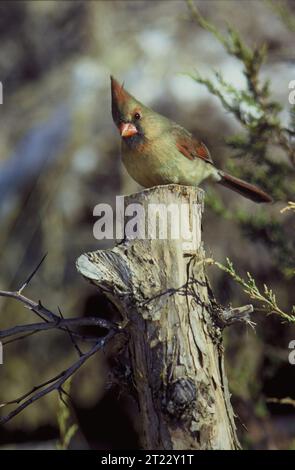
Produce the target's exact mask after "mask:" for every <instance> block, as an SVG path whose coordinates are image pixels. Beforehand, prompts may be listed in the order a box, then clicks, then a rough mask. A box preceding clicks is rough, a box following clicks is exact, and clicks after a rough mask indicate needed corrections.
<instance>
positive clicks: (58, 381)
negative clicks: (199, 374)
mask: <svg viewBox="0 0 295 470" xmlns="http://www.w3.org/2000/svg"><path fill="white" fill-rule="evenodd" d="M44 259H45V257H43V259H42V261H41V262H40V263H39V264H38V266H37V268H36V269H35V270H34V271H33V273H32V274H31V275H30V276H29V278H28V280H27V281H26V282H25V283H24V284H23V285H22V287H21V288H20V289H19V290H18V291H4V290H0V297H8V298H11V299H14V300H16V301H18V302H21V303H22V304H24V305H25V306H26V307H27V308H28V309H29V310H31V311H33V312H34V313H36V314H37V315H38V317H40V318H41V319H42V320H43V321H42V322H39V323H30V324H25V325H16V326H14V327H12V328H7V329H5V330H0V340H2V339H5V338H11V337H12V338H13V339H10V340H8V341H6V342H4V344H8V343H10V342H12V341H16V340H18V339H23V338H26V337H27V336H30V335H32V334H35V333H38V332H40V331H48V330H52V329H54V330H61V331H63V332H65V333H67V334H69V336H70V339H71V342H72V344H73V346H74V347H75V349H76V350H77V352H78V355H79V358H78V360H77V361H76V362H74V363H73V364H72V365H71V366H70V367H69V368H68V369H65V370H63V371H62V372H60V373H59V374H57V375H56V376H55V377H53V378H51V379H49V380H47V381H46V382H43V383H41V384H39V385H37V386H35V387H33V388H32V389H31V390H30V391H29V392H27V393H25V394H24V395H22V396H20V397H18V398H16V399H15V400H11V401H8V402H5V403H2V404H0V407H5V406H8V405H13V404H16V405H18V406H17V407H16V408H15V409H14V410H12V411H11V412H10V413H8V414H7V415H5V416H3V417H2V418H0V424H4V423H7V422H8V421H9V420H11V419H12V418H13V417H15V416H16V415H17V414H19V413H20V412H21V411H22V410H24V409H25V408H27V407H28V406H29V405H31V404H32V403H34V402H35V401H37V400H39V399H40V398H42V397H44V396H45V395H48V394H49V393H51V392H53V391H57V392H58V393H59V394H61V393H62V391H63V385H64V384H65V382H66V381H67V380H68V379H69V378H70V377H72V376H73V375H74V374H75V372H77V370H78V369H80V367H81V366H82V365H83V364H84V363H85V362H86V361H87V360H88V359H89V358H90V357H91V356H93V355H94V354H95V353H97V352H98V351H99V350H102V349H103V348H104V346H105V345H106V343H107V342H108V341H109V340H110V339H111V338H113V336H114V335H115V334H117V333H118V331H119V330H120V326H116V325H115V324H114V323H112V322H110V321H108V320H105V319H102V318H96V317H83V318H82V317H78V318H64V317H63V315H62V313H61V311H60V309H59V315H56V314H55V313H53V312H52V311H50V310H48V309H47V308H46V307H44V305H42V303H41V302H40V301H39V302H36V301H34V300H31V299H29V298H28V297H25V296H24V295H23V293H22V292H23V290H24V289H25V288H26V287H27V286H28V284H29V282H30V281H31V280H32V278H33V276H34V275H35V274H36V272H37V270H38V269H39V267H40V266H41V263H42V262H43V260H44ZM196 283H199V284H201V285H204V284H206V282H205V281H204V282H201V281H198V280H196V279H194V278H193V279H192V278H190V277H189V276H188V280H187V282H186V283H185V284H184V285H182V286H180V287H179V288H178V289H168V290H166V291H165V292H160V293H159V294H157V295H155V296H154V297H152V298H150V299H148V300H146V301H145V302H144V304H145V303H148V302H152V301H154V300H157V299H158V298H159V297H162V296H165V295H168V296H169V297H170V296H172V295H177V294H178V295H186V296H193V295H194V285H195V284H196ZM250 307H251V308H250ZM252 310H253V308H252V306H247V307H241V308H240V309H233V310H231V309H229V310H228V311H227V312H225V313H227V318H225V317H224V319H223V320H224V324H223V326H226V325H227V324H231V323H233V322H234V321H237V319H238V320H239V321H243V320H244V321H246V323H250V324H251V322H250V320H249V317H248V314H249V313H250V312H252ZM236 311H239V315H238V316H237V315H230V313H231V312H232V313H233V312H236ZM237 317H238V318H237ZM229 319H230V321H229ZM225 320H226V321H225ZM81 326H97V327H100V328H103V329H107V330H108V333H107V334H106V335H105V336H104V337H94V336H91V337H89V336H83V335H81V334H79V333H77V332H76V331H73V328H77V327H81ZM17 335H21V336H17ZM75 338H77V339H79V340H82V341H92V342H94V343H95V344H94V345H93V346H92V347H91V348H90V349H89V350H88V351H87V352H85V353H83V352H82V351H81V350H80V348H79V346H78V345H77V343H76V340H75Z"/></svg>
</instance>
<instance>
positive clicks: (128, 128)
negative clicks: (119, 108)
mask: <svg viewBox="0 0 295 470" xmlns="http://www.w3.org/2000/svg"><path fill="white" fill-rule="evenodd" d="M119 132H120V134H121V137H131V136H132V135H135V134H137V129H136V127H135V125H134V124H131V123H128V122H122V123H121V124H120V125H119Z"/></svg>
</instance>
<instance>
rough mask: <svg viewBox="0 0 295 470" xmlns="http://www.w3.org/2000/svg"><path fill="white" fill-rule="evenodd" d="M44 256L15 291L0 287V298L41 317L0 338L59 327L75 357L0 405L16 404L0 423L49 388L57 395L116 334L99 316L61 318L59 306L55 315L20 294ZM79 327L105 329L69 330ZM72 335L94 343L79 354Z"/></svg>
mask: <svg viewBox="0 0 295 470" xmlns="http://www.w3.org/2000/svg"><path fill="white" fill-rule="evenodd" d="M44 259H45V256H44V257H43V258H42V260H41V261H40V263H39V264H38V265H37V267H36V268H35V269H34V271H33V272H32V273H31V274H30V276H29V277H28V279H27V280H26V281H25V282H24V283H23V285H22V286H21V288H20V289H19V290H18V291H4V290H0V297H7V298H11V299H14V300H17V301H18V302H21V303H22V304H23V305H25V307H27V308H28V309H29V310H31V311H33V312H34V313H35V314H36V315H38V317H39V318H41V319H42V320H43V322H40V323H30V324H25V325H16V326H14V327H12V328H8V329H5V330H0V339H4V338H11V337H12V338H13V339H10V340H8V341H6V342H5V343H4V344H8V343H11V342H12V341H16V340H19V339H23V338H26V337H27V336H30V335H32V334H35V333H38V332H40V331H45V330H51V329H55V330H61V331H64V332H65V333H67V334H68V335H69V336H70V339H71V342H72V344H73V346H74V347H75V349H76V350H77V352H78V354H79V358H78V360H77V361H76V362H74V363H73V364H72V365H71V366H70V367H68V368H67V369H65V370H63V371H62V372H60V373H59V374H58V375H56V376H55V377H53V378H51V379H49V380H48V381H46V382H44V383H42V384H39V385H37V386H35V387H34V388H33V389H32V390H30V391H29V392H27V393H25V394H24V395H22V396H20V397H18V398H16V399H15V400H11V401H8V402H5V403H2V404H0V407H1V408H2V407H5V406H8V405H13V404H17V405H19V406H17V407H16V408H15V409H14V410H12V411H11V412H10V413H8V414H7V415H5V416H3V417H1V418H0V424H4V423H7V422H8V421H9V420H11V419H12V418H13V417H14V416H16V415H17V414H19V413H20V412H21V411H22V410H24V409H25V408H27V407H28V406H29V405H31V404H32V403H34V402H35V401H37V400H39V399H40V398H42V397H44V396H45V395H48V394H49V393H51V392H53V391H57V392H58V393H59V394H61V393H62V391H63V385H64V384H65V383H66V381H67V380H68V379H69V378H70V377H72V376H73V375H74V374H75V373H76V372H77V370H78V369H80V367H81V366H82V365H83V364H84V363H85V362H86V361H87V360H88V359H89V358H90V357H91V356H93V355H94V354H96V353H97V352H98V351H100V350H102V349H103V348H104V346H105V345H106V343H107V342H109V340H110V339H111V338H113V336H114V335H115V334H117V332H118V330H119V327H117V326H116V325H115V324H114V323H112V322H110V321H108V320H104V319H102V318H97V317H77V318H64V317H63V315H62V313H61V311H60V309H59V315H56V314H55V313H53V312H52V311H50V310H48V309H47V308H46V307H44V306H43V305H42V303H41V302H40V301H39V302H36V301H34V300H31V299H29V298H28V297H25V296H24V295H23V293H22V292H23V290H24V289H25V288H26V287H27V286H28V284H29V283H30V281H31V280H32V278H33V277H34V275H35V274H36V272H37V271H38V269H39V268H40V266H41V264H42V262H43V261H44ZM81 326H97V327H99V328H103V329H106V330H108V333H107V334H106V335H105V336H103V337H101V336H99V337H95V336H91V337H90V336H84V335H81V334H80V333H77V332H76V331H73V328H77V327H81ZM21 333H24V334H23V335H22V336H18V337H16V335H20V334H21ZM75 338H77V339H79V340H82V341H92V342H94V343H95V344H94V345H93V346H92V347H91V348H90V349H89V350H88V351H87V352H85V353H83V352H82V351H81V350H80V348H79V346H78V345H77V343H76V340H75Z"/></svg>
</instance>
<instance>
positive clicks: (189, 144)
mask: <svg viewBox="0 0 295 470" xmlns="http://www.w3.org/2000/svg"><path fill="white" fill-rule="evenodd" d="M172 134H173V135H174V137H175V144H176V147H177V148H178V150H179V152H180V153H182V155H184V156H185V157H186V158H188V159H189V160H194V159H196V158H201V159H202V160H204V161H205V162H207V163H211V165H212V164H213V161H212V158H211V155H210V152H209V150H208V149H207V147H206V145H205V144H203V142H201V141H200V140H197V139H195V138H194V137H193V136H192V135H191V134H190V133H189V132H187V131H186V130H185V129H182V128H181V127H174V128H173V130H172Z"/></svg>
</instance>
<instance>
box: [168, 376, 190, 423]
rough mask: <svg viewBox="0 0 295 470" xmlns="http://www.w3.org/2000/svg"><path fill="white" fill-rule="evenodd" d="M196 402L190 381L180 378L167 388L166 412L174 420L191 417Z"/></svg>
mask: <svg viewBox="0 0 295 470" xmlns="http://www.w3.org/2000/svg"><path fill="white" fill-rule="evenodd" d="M195 400H196V386H195V384H194V382H193V381H192V380H191V379H187V378H180V379H178V380H176V381H175V382H173V383H171V384H169V385H168V387H167V392H166V410H167V412H168V413H169V414H170V415H171V416H173V417H174V418H176V419H182V420H185V419H187V418H189V416H190V415H191V413H190V412H191V410H192V409H193V408H194V404H195Z"/></svg>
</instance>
